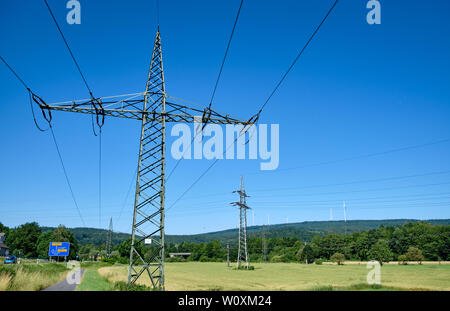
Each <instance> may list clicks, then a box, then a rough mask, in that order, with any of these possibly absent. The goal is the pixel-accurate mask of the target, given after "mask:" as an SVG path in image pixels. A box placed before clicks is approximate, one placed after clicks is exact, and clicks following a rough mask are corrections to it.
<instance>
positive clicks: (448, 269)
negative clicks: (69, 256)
mask: <svg viewBox="0 0 450 311" xmlns="http://www.w3.org/2000/svg"><path fill="white" fill-rule="evenodd" d="M254 266H255V270H253V271H245V270H234V269H233V268H227V267H226V264H224V263H201V262H188V263H167V264H166V270H165V274H166V284H167V287H166V290H182V291H185V290H341V289H342V290H374V289H381V290H450V265H407V266H401V265H384V266H382V267H381V288H379V286H378V287H377V286H375V287H370V286H367V281H366V275H367V273H368V271H369V269H367V268H366V266H365V265H342V266H337V265H314V264H312V265H304V264H295V263H267V264H258V263H257V264H254ZM98 273H99V275H100V276H102V277H105V278H107V279H108V280H109V281H111V282H117V281H124V282H125V281H126V280H127V267H126V266H111V267H102V268H100V269H99V270H98ZM139 283H140V284H145V285H149V284H150V281H149V280H148V277H147V279H140V280H139Z"/></svg>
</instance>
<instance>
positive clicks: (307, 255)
mask: <svg viewBox="0 0 450 311" xmlns="http://www.w3.org/2000/svg"><path fill="white" fill-rule="evenodd" d="M317 253H318V251H317V250H316V247H315V246H314V244H313V245H311V243H310V244H307V245H306V246H305V247H304V248H303V250H302V253H301V255H300V260H301V261H302V262H305V263H313V262H314V259H315V258H316V257H317Z"/></svg>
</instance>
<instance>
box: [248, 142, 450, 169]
mask: <svg viewBox="0 0 450 311" xmlns="http://www.w3.org/2000/svg"><path fill="white" fill-rule="evenodd" d="M448 142H450V138H445V139H441V140H437V141H432V142H428V143H423V144H418V145H411V146H406V147H399V148H394V149H389V150H385V151H380V152H373V153H366V154H361V155H357V156H352V157H348V158H343V159H336V160H328V161H322V162H317V163H312V164H306V165H300V166H293V167H288V168H282V169H277V170H273V171H269V172H271V173H275V172H276V173H278V172H280V171H292V170H296V169H300V168H306V167H312V166H320V165H326V164H333V163H339V162H344V161H351V160H357V159H362V158H369V157H375V156H380V155H385V154H390V153H395V152H401V151H406V150H411V149H418V148H422V147H428V146H433V145H437V144H443V143H448ZM261 173H262V172H254V173H248V174H261ZM264 173H266V172H264Z"/></svg>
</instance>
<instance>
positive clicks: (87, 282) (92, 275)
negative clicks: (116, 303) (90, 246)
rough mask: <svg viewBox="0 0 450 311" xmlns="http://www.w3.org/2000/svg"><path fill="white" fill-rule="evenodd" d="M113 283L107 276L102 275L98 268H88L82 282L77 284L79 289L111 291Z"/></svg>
mask: <svg viewBox="0 0 450 311" xmlns="http://www.w3.org/2000/svg"><path fill="white" fill-rule="evenodd" d="M110 290H112V285H111V283H110V282H108V281H107V280H106V279H105V278H103V277H101V276H100V275H99V274H98V272H97V270H96V269H87V270H86V271H85V272H84V275H83V279H82V281H81V284H80V285H78V286H77V291H110Z"/></svg>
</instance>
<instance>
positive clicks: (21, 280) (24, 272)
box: [0, 263, 69, 291]
mask: <svg viewBox="0 0 450 311" xmlns="http://www.w3.org/2000/svg"><path fill="white" fill-rule="evenodd" d="M68 272H69V269H67V268H66V265H65V264H64V263H42V264H36V263H21V264H14V265H4V264H1V265H0V291H37V290H41V289H44V288H47V287H49V286H51V285H53V284H55V283H58V282H59V281H62V280H63V279H64V278H65V277H66V276H67V273H68Z"/></svg>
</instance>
